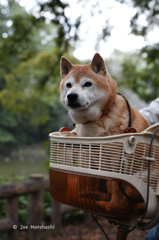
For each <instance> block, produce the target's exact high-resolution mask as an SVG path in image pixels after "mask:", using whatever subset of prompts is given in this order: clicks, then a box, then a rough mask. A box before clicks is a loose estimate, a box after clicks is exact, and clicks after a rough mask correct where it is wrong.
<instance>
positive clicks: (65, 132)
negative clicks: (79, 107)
mask: <svg viewBox="0 0 159 240" xmlns="http://www.w3.org/2000/svg"><path fill="white" fill-rule="evenodd" d="M59 132H60V135H61V136H73V137H75V136H77V133H76V130H75V129H74V130H72V131H71V130H70V129H69V128H68V127H62V128H60V130H59Z"/></svg>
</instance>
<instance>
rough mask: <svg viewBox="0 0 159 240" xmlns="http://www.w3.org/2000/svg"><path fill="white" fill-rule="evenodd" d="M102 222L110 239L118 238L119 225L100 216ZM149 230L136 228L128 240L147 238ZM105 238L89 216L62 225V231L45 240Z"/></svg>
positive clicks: (97, 239)
mask: <svg viewBox="0 0 159 240" xmlns="http://www.w3.org/2000/svg"><path fill="white" fill-rule="evenodd" d="M100 223H101V225H102V227H103V228H104V230H105V232H106V234H107V235H108V237H109V239H110V240H115V239H116V234H117V227H116V226H114V225H112V224H109V223H108V221H107V220H106V219H104V218H100ZM147 233H148V231H140V230H134V231H133V232H131V233H130V234H129V235H128V237H127V240H145V235H147ZM53 239H54V240H104V239H105V236H104V234H103V233H102V231H101V229H100V228H99V227H98V225H97V224H96V222H95V221H94V220H93V219H91V218H89V219H87V220H86V221H85V222H84V223H80V224H79V223H78V224H77V223H76V224H73V225H68V226H64V227H62V229H61V230H60V232H59V233H58V234H56V235H54V236H51V235H50V236H48V237H47V238H46V239H45V240H53Z"/></svg>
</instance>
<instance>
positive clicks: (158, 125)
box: [142, 123, 159, 136]
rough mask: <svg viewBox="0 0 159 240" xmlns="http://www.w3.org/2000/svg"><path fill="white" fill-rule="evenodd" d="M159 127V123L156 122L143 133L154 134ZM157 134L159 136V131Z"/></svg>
mask: <svg viewBox="0 0 159 240" xmlns="http://www.w3.org/2000/svg"><path fill="white" fill-rule="evenodd" d="M158 127H159V123H156V124H154V125H152V126H150V127H148V128H146V129H145V130H144V131H143V132H142V133H143V134H147V133H150V134H153V133H154V132H155V131H156V129H157V128H158ZM156 135H157V136H159V132H157V133H156Z"/></svg>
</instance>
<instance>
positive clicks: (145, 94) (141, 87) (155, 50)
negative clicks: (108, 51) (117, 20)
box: [117, 0, 159, 101]
mask: <svg viewBox="0 0 159 240" xmlns="http://www.w3.org/2000/svg"><path fill="white" fill-rule="evenodd" d="M117 1H118V2H121V3H126V4H128V5H131V6H133V7H134V8H135V9H136V13H135V14H134V16H133V17H132V18H131V20H130V26H131V33H132V34H135V35H137V36H142V37H144V38H145V39H146V37H147V35H148V33H149V32H150V31H152V30H155V29H159V2H158V1H148V0H141V1H139V0H131V1H127V0H117ZM141 18H142V19H144V21H140V19H141ZM141 22H142V23H141ZM158 65H159V42H158V38H157V39H154V43H152V44H151V45H147V46H145V47H143V48H142V49H141V51H140V52H139V53H134V54H129V56H128V57H127V58H125V59H124V61H123V63H122V72H123V78H124V82H127V86H128V87H130V88H132V89H133V90H134V91H135V92H136V93H137V94H139V96H140V97H142V98H143V99H145V100H146V101H151V100H153V99H155V98H157V97H158V96H159V90H158V89H159V68H158Z"/></svg>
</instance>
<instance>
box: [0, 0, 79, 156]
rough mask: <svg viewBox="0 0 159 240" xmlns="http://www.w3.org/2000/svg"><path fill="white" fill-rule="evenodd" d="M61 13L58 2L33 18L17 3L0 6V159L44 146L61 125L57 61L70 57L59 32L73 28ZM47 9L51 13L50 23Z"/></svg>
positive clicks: (62, 6) (48, 4)
mask: <svg viewBox="0 0 159 240" xmlns="http://www.w3.org/2000/svg"><path fill="white" fill-rule="evenodd" d="M66 7H67V4H64V3H61V1H52V2H51V1H49V2H45V4H41V5H40V8H39V13H38V14H37V12H36V11H34V10H32V11H30V12H26V10H25V9H24V8H23V7H21V6H20V5H19V3H18V1H14V0H10V1H8V3H6V4H3V5H2V4H0V18H1V28H0V48H1V51H0V118H1V121H0V152H1V153H4V154H6V153H7V154H8V153H9V152H10V151H11V150H12V149H13V148H15V147H18V146H19V145H24V144H28V143H29V144H31V143H33V142H35V141H41V140H46V139H48V133H49V132H51V131H56V130H58V129H59V128H60V127H61V125H63V124H66V121H67V119H66V118H65V117H63V115H64V113H65V112H66V111H65V110H64V108H63V107H62V106H61V105H59V104H57V102H58V101H59V83H60V74H59V72H60V70H59V61H60V56H61V55H62V54H63V53H64V52H65V55H66V56H70V55H69V54H68V51H71V48H70V44H69V41H70V39H71V37H70V36H68V31H65V32H64V30H65V29H66V27H67V26H69V29H70V30H71V28H72V27H73V24H71V25H70V23H69V19H68V18H66V16H65V12H64V9H65V8H66ZM48 9H52V10H50V11H52V13H51V14H52V15H51V18H52V19H51V20H50V21H49V22H47V17H46V15H47V14H46V12H48ZM53 11H54V12H53ZM63 17H64V18H65V21H64V22H63V23H62V20H61V19H62V18H63ZM76 27H77V26H76ZM62 29H63V30H62ZM62 32H63V35H61V34H62ZM66 34H67V38H65V36H66ZM59 39H60V42H59ZM70 58H72V60H74V62H75V63H76V62H78V61H77V60H76V59H75V58H73V57H70Z"/></svg>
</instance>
